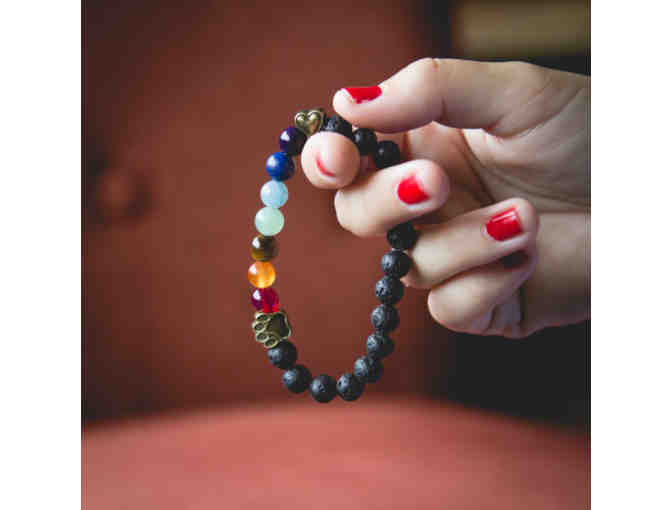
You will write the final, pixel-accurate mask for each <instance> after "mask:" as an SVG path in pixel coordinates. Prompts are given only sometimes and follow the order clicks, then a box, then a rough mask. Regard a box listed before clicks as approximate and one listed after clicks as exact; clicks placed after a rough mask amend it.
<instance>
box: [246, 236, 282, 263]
mask: <svg viewBox="0 0 672 510" xmlns="http://www.w3.org/2000/svg"><path fill="white" fill-rule="evenodd" d="M250 255H252V258H253V259H254V260H259V261H260V262H267V261H269V260H271V259H272V258H274V257H277V256H278V241H277V240H276V239H275V237H273V236H262V235H259V236H255V237H254V239H252V244H251V245H250Z"/></svg>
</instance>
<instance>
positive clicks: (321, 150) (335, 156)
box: [301, 132, 361, 189]
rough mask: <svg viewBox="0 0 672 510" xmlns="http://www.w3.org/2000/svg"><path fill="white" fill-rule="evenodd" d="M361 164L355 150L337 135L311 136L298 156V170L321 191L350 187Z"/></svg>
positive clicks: (348, 141)
mask: <svg viewBox="0 0 672 510" xmlns="http://www.w3.org/2000/svg"><path fill="white" fill-rule="evenodd" d="M360 163H361V158H360V155H359V151H358V150H357V146H356V145H355V144H354V143H353V142H352V141H351V140H349V139H348V138H346V137H345V136H343V135H340V134H337V133H329V132H320V133H316V134H314V135H313V136H311V137H310V138H309V139H308V141H307V142H306V144H305V146H304V147H303V151H302V152H301V168H303V171H304V173H305V174H306V177H307V178H308V180H309V181H310V182H311V183H312V184H313V185H314V186H316V187H318V188H323V189H339V188H342V187H344V186H347V185H348V184H350V183H351V182H352V181H353V180H354V178H355V176H356V175H357V172H358V171H359V167H360Z"/></svg>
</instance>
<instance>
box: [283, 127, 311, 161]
mask: <svg viewBox="0 0 672 510" xmlns="http://www.w3.org/2000/svg"><path fill="white" fill-rule="evenodd" d="M306 139H307V137H306V135H305V133H303V132H302V131H301V130H299V129H297V128H295V127H294V126H289V127H288V128H287V129H285V130H284V131H283V132H282V133H280V149H281V150H282V151H283V152H286V153H287V154H289V155H290V156H298V155H299V154H301V151H302V150H303V146H304V144H305V143H306Z"/></svg>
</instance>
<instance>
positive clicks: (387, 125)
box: [333, 58, 585, 136]
mask: <svg viewBox="0 0 672 510" xmlns="http://www.w3.org/2000/svg"><path fill="white" fill-rule="evenodd" d="M584 84H585V80H582V79H581V77H580V76H578V75H573V74H571V73H563V72H560V71H553V70H550V69H545V68H543V67H539V66H534V65H532V64H527V63H523V62H475V61H468V60H457V59H436V58H424V59H421V60H417V61H415V62H413V63H411V64H410V65H408V66H407V67H405V68H404V69H402V70H401V71H399V72H398V73H397V74H395V75H393V76H392V77H391V78H389V79H387V80H385V81H384V82H382V83H381V84H380V85H379V86H378V87H348V88H343V89H340V90H339V91H338V92H336V94H335V95H334V99H333V107H334V110H336V112H338V114H339V115H341V116H342V117H344V118H346V119H347V120H349V121H350V122H352V123H354V124H357V125H360V126H366V127H368V128H371V129H375V130H377V131H381V132H385V133H389V132H398V131H406V130H409V129H413V128H416V127H420V126H423V125H425V124H427V123H429V122H431V121H433V120H435V121H438V122H441V123H442V124H446V125H448V126H453V127H458V128H484V129H487V130H488V131H489V132H491V133H492V134H495V135H497V136H507V135H511V134H513V133H516V132H520V131H522V130H524V129H528V128H529V127H532V126H534V125H536V124H537V123H539V122H541V120H543V118H544V116H547V115H548V113H549V112H554V111H557V110H558V109H560V108H561V107H562V106H563V105H564V104H566V103H567V101H568V100H569V99H570V98H571V97H572V96H573V95H574V94H576V91H577V90H578V89H579V88H581V86H583V85H584ZM362 91H364V92H365V94H362ZM362 98H365V100H362Z"/></svg>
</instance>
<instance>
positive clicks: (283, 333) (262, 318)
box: [252, 310, 292, 349]
mask: <svg viewBox="0 0 672 510" xmlns="http://www.w3.org/2000/svg"><path fill="white" fill-rule="evenodd" d="M252 331H253V332H254V339H255V340H256V341H257V342H259V343H262V344H264V347H266V348H267V349H270V348H272V347H275V346H276V345H278V344H279V343H280V342H282V341H283V340H287V339H288V338H289V337H290V336H292V328H291V326H290V325H289V318H288V317H287V314H286V313H285V312H284V311H283V310H280V311H278V312H275V313H264V312H256V313H255V314H254V321H253V322H252Z"/></svg>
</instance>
